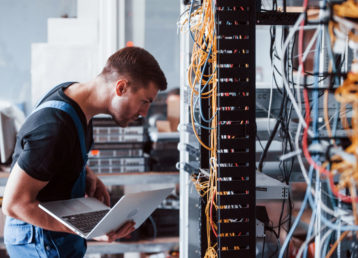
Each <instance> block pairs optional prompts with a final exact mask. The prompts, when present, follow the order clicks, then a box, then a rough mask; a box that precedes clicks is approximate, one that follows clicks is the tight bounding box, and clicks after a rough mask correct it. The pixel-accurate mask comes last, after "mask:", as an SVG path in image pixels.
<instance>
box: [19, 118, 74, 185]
mask: <svg viewBox="0 0 358 258" xmlns="http://www.w3.org/2000/svg"><path fill="white" fill-rule="evenodd" d="M70 144H71V141H70V140H69V136H68V128H66V126H64V125H63V124H61V123H44V124H41V125H39V126H38V127H35V128H34V129H33V130H31V131H29V132H27V133H26V135H24V137H23V138H22V146H23V150H22V152H21V153H20V155H19V158H18V160H17V162H18V164H19V166H20V167H21V168H22V169H23V170H24V171H25V172H26V173H27V174H28V175H30V176H31V177H33V178H35V179H38V180H41V181H49V180H50V179H51V178H53V177H54V176H55V173H56V172H55V171H58V168H59V167H60V166H61V164H63V162H66V160H68V157H69V155H70V151H69V150H70V148H71V147H70V146H69V145H70Z"/></svg>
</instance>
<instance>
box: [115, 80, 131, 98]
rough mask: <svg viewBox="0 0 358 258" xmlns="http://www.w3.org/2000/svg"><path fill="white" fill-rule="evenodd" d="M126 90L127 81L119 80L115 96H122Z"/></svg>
mask: <svg viewBox="0 0 358 258" xmlns="http://www.w3.org/2000/svg"><path fill="white" fill-rule="evenodd" d="M127 90H128V81H127V80H124V79H120V80H118V81H117V82H116V94H117V96H122V95H123V94H124V93H126V91H127Z"/></svg>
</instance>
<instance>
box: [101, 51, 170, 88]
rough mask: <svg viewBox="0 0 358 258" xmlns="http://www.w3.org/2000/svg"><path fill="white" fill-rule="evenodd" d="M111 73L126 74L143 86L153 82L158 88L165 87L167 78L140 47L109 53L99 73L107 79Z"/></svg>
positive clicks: (149, 55) (156, 63) (152, 58)
mask: <svg viewBox="0 0 358 258" xmlns="http://www.w3.org/2000/svg"><path fill="white" fill-rule="evenodd" d="M113 73H118V74H122V75H127V76H129V77H130V79H131V80H133V81H139V82H140V83H142V84H143V85H144V87H146V86H148V83H150V82H153V83H154V84H155V85H156V87H158V89H159V90H166V88H167V80H166V78H165V75H164V73H163V71H162V69H161V68H160V66H159V64H158V62H157V61H156V60H155V58H154V57H153V56H152V55H151V54H150V53H149V52H148V51H146V50H144V49H143V48H140V47H125V48H122V49H120V50H118V51H117V52H116V53H114V54H113V55H111V56H110V57H109V58H108V60H107V63H106V65H105V67H104V68H103V70H102V72H101V75H103V76H104V77H105V78H106V79H108V80H109V79H110V78H111V77H112V75H113ZM134 90H136V89H134Z"/></svg>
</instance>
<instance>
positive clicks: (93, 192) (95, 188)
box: [86, 166, 110, 206]
mask: <svg viewBox="0 0 358 258" xmlns="http://www.w3.org/2000/svg"><path fill="white" fill-rule="evenodd" d="M86 170H87V174H86V194H87V195H88V196H89V197H95V198H97V199H98V200H100V201H101V202H103V203H104V204H106V205H107V206H109V205H110V198H109V193H108V191H107V189H106V187H105V185H104V184H103V183H102V181H101V180H100V179H99V178H98V177H97V176H96V174H95V173H94V172H93V171H92V170H91V169H90V168H89V167H87V166H86Z"/></svg>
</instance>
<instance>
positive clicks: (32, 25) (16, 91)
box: [0, 0, 76, 107]
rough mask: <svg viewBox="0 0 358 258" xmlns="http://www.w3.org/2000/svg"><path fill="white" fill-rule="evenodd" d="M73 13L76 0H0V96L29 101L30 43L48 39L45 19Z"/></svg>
mask: <svg viewBox="0 0 358 258" xmlns="http://www.w3.org/2000/svg"><path fill="white" fill-rule="evenodd" d="M63 15H67V16H69V17H74V16H75V15H76V0H32V1H28V0H0V100H7V101H10V102H13V103H21V102H25V104H26V106H27V107H29V106H30V103H31V98H30V97H29V96H30V92H31V75H30V64H31V43H33V42H44V41H46V39H47V19H48V18H49V17H61V16H63Z"/></svg>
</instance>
